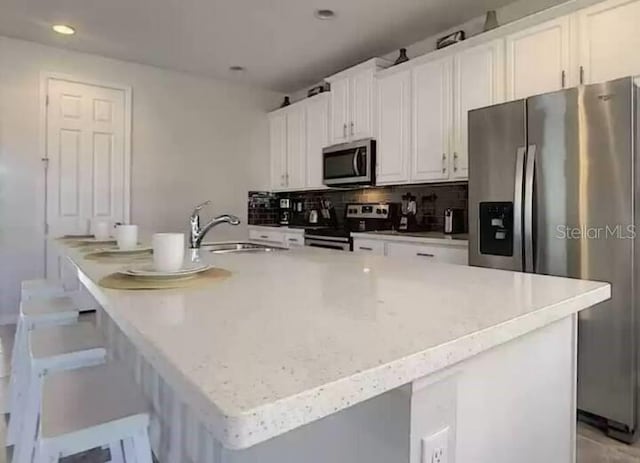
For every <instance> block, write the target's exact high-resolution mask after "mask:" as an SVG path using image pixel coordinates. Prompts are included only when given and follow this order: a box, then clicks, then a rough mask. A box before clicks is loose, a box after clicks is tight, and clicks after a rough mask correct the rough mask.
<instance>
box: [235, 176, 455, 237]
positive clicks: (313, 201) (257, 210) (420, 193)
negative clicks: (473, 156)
mask: <svg viewBox="0 0 640 463" xmlns="http://www.w3.org/2000/svg"><path fill="white" fill-rule="evenodd" d="M406 193H411V194H412V195H414V196H415V197H416V201H417V207H418V212H417V215H416V219H417V222H418V226H419V227H420V229H422V230H425V231H442V230H443V228H444V211H445V209H448V208H454V209H462V210H463V211H464V219H465V231H466V230H467V229H468V225H467V223H468V221H467V200H468V184H467V182H458V183H438V184H422V185H402V186H388V187H376V188H362V189H353V190H340V189H331V190H319V191H303V192H292V193H269V192H256V191H250V192H249V198H248V208H249V214H248V217H249V224H250V225H276V224H278V220H279V209H278V205H279V202H278V201H279V199H280V198H290V199H292V200H302V201H303V203H304V211H303V213H302V214H297V215H293V216H292V218H291V224H292V225H305V224H306V223H308V217H309V211H311V210H312V209H320V201H321V200H329V201H331V203H332V204H333V206H334V207H335V210H336V216H337V217H338V220H339V221H342V220H343V219H344V214H345V206H346V205H347V204H349V203H375V202H393V203H398V204H400V203H401V202H402V196H403V195H404V194H406Z"/></svg>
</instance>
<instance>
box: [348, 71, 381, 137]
mask: <svg viewBox="0 0 640 463" xmlns="http://www.w3.org/2000/svg"><path fill="white" fill-rule="evenodd" d="M374 86H375V77H374V74H373V71H369V70H368V71H364V72H361V73H358V74H356V75H354V76H353V77H351V89H350V93H351V121H350V122H349V137H350V138H351V139H352V140H360V139H362V138H369V137H372V136H373V120H372V118H373V117H372V116H373V107H372V104H373V96H374V94H373V90H374Z"/></svg>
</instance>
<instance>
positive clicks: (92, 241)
mask: <svg viewBox="0 0 640 463" xmlns="http://www.w3.org/2000/svg"><path fill="white" fill-rule="evenodd" d="M80 242H81V243H85V244H109V243H116V242H117V241H116V239H115V238H108V239H106V240H99V239H96V238H87V239H84V240H80Z"/></svg>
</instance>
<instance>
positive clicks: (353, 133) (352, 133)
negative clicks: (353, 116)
mask: <svg viewBox="0 0 640 463" xmlns="http://www.w3.org/2000/svg"><path fill="white" fill-rule="evenodd" d="M351 135H355V132H354V123H353V121H352V122H351Z"/></svg>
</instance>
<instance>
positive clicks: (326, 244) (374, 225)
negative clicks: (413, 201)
mask: <svg viewBox="0 0 640 463" xmlns="http://www.w3.org/2000/svg"><path fill="white" fill-rule="evenodd" d="M397 211H398V205H397V204H395V203H350V204H347V206H346V210H345V219H344V224H343V226H341V227H337V228H336V227H326V228H315V229H312V230H311V229H307V230H306V231H305V234H304V238H305V239H304V244H305V245H306V246H314V247H319V248H327V249H337V250H340V251H352V250H353V240H352V239H351V232H364V231H375V230H391V229H392V227H393V223H394V221H395V218H396V215H397Z"/></svg>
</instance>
